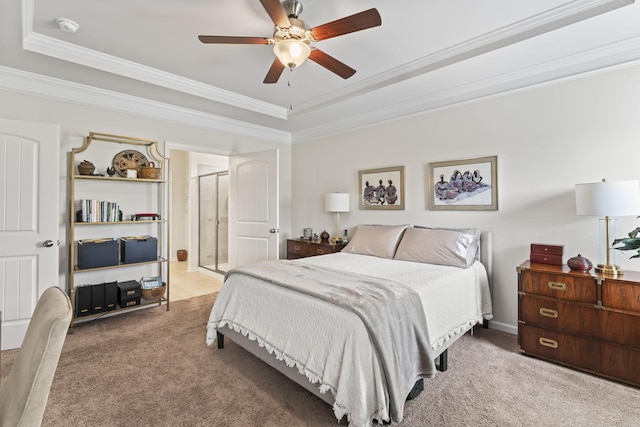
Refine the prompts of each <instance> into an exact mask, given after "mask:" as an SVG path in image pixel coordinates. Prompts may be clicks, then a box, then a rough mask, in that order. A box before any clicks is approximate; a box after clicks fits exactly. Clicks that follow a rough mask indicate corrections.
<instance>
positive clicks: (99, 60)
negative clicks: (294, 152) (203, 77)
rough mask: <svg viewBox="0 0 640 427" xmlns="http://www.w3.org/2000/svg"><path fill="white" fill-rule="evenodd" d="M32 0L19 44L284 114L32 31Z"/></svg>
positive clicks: (25, 7) (27, 1) (25, 2)
mask: <svg viewBox="0 0 640 427" xmlns="http://www.w3.org/2000/svg"><path fill="white" fill-rule="evenodd" d="M33 16H34V0H22V48H23V49H25V50H28V51H31V52H35V53H40V54H43V55H47V56H51V57H53V58H58V59H62V60H65V61H68V62H73V63H75V64H80V65H84V66H87V67H91V68H95V69H97V70H101V71H106V72H109V73H113V74H118V75H121V76H124V77H129V78H132V79H135V80H139V81H143V82H146V83H151V84H154V85H157V86H161V87H165V88H168V89H173V90H177V91H179V92H183V93H188V94H190V95H195V96H198V97H201V98H205V99H210V100H212V101H216V102H221V103H223V104H227V105H231V106H233V107H238V108H242V109H245V110H249V111H253V112H255V113H260V114H265V115H267V116H271V117H276V118H278V119H286V118H287V114H288V112H287V109H286V108H284V107H279V106H277V105H274V104H270V103H268V102H263V101H260V100H257V99H255V98H251V97H248V96H244V95H239V94H237V93H234V92H231V91H228V90H224V89H220V88H218V87H215V86H211V85H208V84H204V83H201V82H198V81H195V80H191V79H187V78H184V77H180V76H177V75H175V74H171V73H167V72H164V71H160V70H158V69H155V68H152V67H147V66H145V65H141V64H137V63H135V62H132V61H127V60H124V59H121V58H117V57H115V56H112V55H107V54H105V53H101V52H98V51H95V50H92V49H87V48H84V47H81V46H77V45H75V44H72V43H68V42H65V41H62V40H58V39H55V38H52V37H48V36H44V35H42V34H38V33H34V32H33Z"/></svg>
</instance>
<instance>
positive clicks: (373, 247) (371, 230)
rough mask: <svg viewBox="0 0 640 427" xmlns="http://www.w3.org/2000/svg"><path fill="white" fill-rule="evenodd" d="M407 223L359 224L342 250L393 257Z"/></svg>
mask: <svg viewBox="0 0 640 427" xmlns="http://www.w3.org/2000/svg"><path fill="white" fill-rule="evenodd" d="M407 227H408V226H407V225H359V226H357V227H356V231H355V232H354V233H353V237H352V238H351V240H350V241H349V243H348V244H347V246H345V248H344V249H343V250H342V252H349V253H352V254H360V255H372V256H377V257H380V258H393V255H394V254H395V253H396V248H397V247H398V241H399V240H400V238H401V237H402V233H403V232H404V230H406V229H407Z"/></svg>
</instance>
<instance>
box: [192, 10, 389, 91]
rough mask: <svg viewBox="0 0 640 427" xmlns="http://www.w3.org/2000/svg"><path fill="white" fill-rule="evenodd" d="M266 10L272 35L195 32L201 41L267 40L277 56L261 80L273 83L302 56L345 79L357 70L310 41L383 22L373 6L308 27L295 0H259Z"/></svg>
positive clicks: (300, 59) (261, 41) (324, 38)
mask: <svg viewBox="0 0 640 427" xmlns="http://www.w3.org/2000/svg"><path fill="white" fill-rule="evenodd" d="M260 3H262V6H263V7H264V8H265V10H266V11H267V14H268V15H269V17H270V18H271V20H272V21H273V23H274V24H275V30H274V32H273V37H271V38H267V37H240V36H203V35H201V36H198V39H200V41H201V42H202V43H226V44H267V45H274V46H273V51H274V53H275V55H276V58H275V59H274V60H273V63H272V64H271V68H270V69H269V71H268V72H267V75H266V77H265V78H264V81H263V83H276V82H277V81H278V79H279V78H280V75H281V74H282V72H283V71H284V69H285V67H289V68H290V69H293V68H295V67H298V66H300V65H301V64H302V63H303V62H304V61H305V59H307V58H309V59H311V60H312V61H313V62H315V63H317V64H319V65H321V66H323V67H324V68H326V69H327V70H329V71H331V72H333V73H335V74H337V75H338V76H340V77H342V78H343V79H348V78H349V77H351V76H352V75H354V74H355V72H356V70H354V69H353V68H351V67H349V66H348V65H346V64H344V63H342V62H340V61H338V60H337V59H336V58H334V57H332V56H330V55H328V54H326V53H324V52H323V51H321V50H320V49H318V48H316V47H311V46H310V45H311V42H317V41H320V40H326V39H329V38H332V37H337V36H341V35H344V34H349V33H353V32H356V31H360V30H366V29H367V28H371V27H377V26H379V25H381V24H382V19H381V18H380V14H379V13H378V11H377V10H376V9H369V10H365V11H363V12H360V13H356V14H354V15H350V16H347V17H344V18H342V19H337V20H335V21H331V22H328V23H326V24H323V25H319V26H317V27H314V28H311V29H308V28H307V27H306V26H305V23H304V21H302V20H300V19H298V15H300V13H302V3H301V2H300V1H298V0H285V2H284V3H282V4H280V0H260Z"/></svg>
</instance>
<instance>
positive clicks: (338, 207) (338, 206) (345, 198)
mask: <svg viewBox="0 0 640 427" xmlns="http://www.w3.org/2000/svg"><path fill="white" fill-rule="evenodd" d="M324 210H325V211H327V212H335V214H336V234H335V237H333V238H332V239H331V240H332V241H333V242H338V241H340V240H342V239H341V237H340V212H349V193H327V194H325V196H324Z"/></svg>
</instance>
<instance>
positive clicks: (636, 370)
mask: <svg viewBox="0 0 640 427" xmlns="http://www.w3.org/2000/svg"><path fill="white" fill-rule="evenodd" d="M517 272H518V351H519V352H520V353H523V354H526V355H528V356H535V357H538V358H540V359H545V360H548V361H551V362H555V363H559V364H562V365H566V366H570V367H572V368H576V369H580V370H583V371H586V372H590V373H592V374H595V375H600V376H603V377H607V378H611V379H614V380H618V381H622V382H625V383H628V384H633V385H635V386H640V363H638V361H639V360H640V272H635V271H625V272H624V275H622V276H618V277H611V276H606V275H602V274H598V273H590V272H587V273H584V272H579V271H572V270H570V269H569V267H568V266H566V265H557V266H556V265H546V264H535V263H530V262H529V261H527V262H524V263H523V264H521V265H520V266H519V267H518V268H517Z"/></svg>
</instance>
